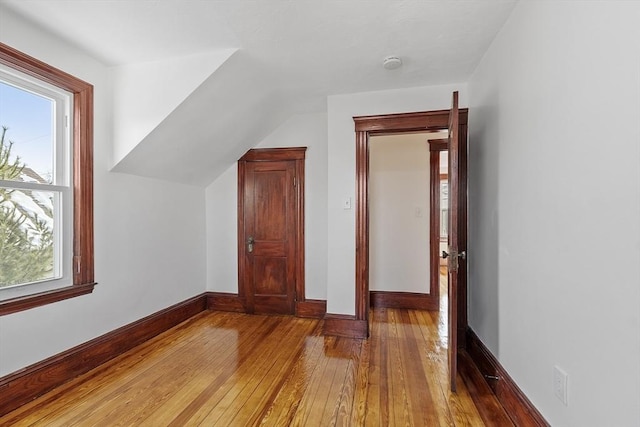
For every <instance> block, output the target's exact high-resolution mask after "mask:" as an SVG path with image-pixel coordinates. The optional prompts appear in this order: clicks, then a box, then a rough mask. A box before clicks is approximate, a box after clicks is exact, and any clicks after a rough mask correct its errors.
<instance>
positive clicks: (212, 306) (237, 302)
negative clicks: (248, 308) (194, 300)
mask: <svg viewBox="0 0 640 427" xmlns="http://www.w3.org/2000/svg"><path fill="white" fill-rule="evenodd" d="M206 295H207V310H215V311H234V312H236V313H245V309H244V301H243V298H242V297H240V296H238V294H232V293H225V292H207V294H206Z"/></svg>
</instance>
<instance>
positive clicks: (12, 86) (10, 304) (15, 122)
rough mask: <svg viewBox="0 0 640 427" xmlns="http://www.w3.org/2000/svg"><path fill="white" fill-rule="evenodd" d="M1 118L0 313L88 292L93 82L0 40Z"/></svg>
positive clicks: (91, 278)
mask: <svg viewBox="0 0 640 427" xmlns="http://www.w3.org/2000/svg"><path fill="white" fill-rule="evenodd" d="M4 121H6V123H4ZM0 126H2V128H1V129H0V136H1V138H2V141H1V144H0V315H4V314H9V313H14V312H17V311H22V310H26V309H29V308H32V307H37V306H40V305H44V304H49V303H52V302H56V301H60V300H63V299H67V298H71V297H75V296H79V295H83V294H87V293H90V292H92V290H93V287H94V285H95V283H94V273H93V86H92V85H90V84H89V83H86V82H84V81H82V80H80V79H78V78H76V77H73V76H71V75H69V74H67V73H65V72H63V71H60V70H58V69H56V68H54V67H52V66H50V65H47V64H45V63H43V62H41V61H39V60H37V59H35V58H32V57H30V56H28V55H26V54H24V53H21V52H19V51H17V50H15V49H13V48H11V47H9V46H7V45H4V44H2V43H0Z"/></svg>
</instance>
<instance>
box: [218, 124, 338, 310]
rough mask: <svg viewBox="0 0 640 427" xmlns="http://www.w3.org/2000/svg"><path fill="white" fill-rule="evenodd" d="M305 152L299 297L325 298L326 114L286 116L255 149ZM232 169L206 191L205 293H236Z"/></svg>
mask: <svg viewBox="0 0 640 427" xmlns="http://www.w3.org/2000/svg"><path fill="white" fill-rule="evenodd" d="M282 147H307V152H306V160H305V288H306V289H305V295H306V298H307V299H322V300H325V299H326V298H327V292H326V289H327V211H326V205H327V115H326V114H325V113H309V114H298V115H294V116H292V117H290V118H289V119H288V120H287V121H286V122H285V123H283V124H282V125H281V126H280V127H279V128H278V129H276V130H275V131H274V132H273V133H271V134H270V135H268V136H267V137H266V138H264V139H263V140H262V141H260V143H259V144H257V146H256V148H282ZM237 187H238V184H237V164H234V165H233V166H231V167H230V168H229V169H228V170H227V171H226V172H224V173H223V174H222V176H220V177H219V178H218V179H217V180H215V181H214V182H213V183H212V184H211V185H209V186H208V187H207V189H206V206H207V207H206V209H207V213H206V218H207V289H208V290H210V291H215V292H229V293H237V292H238V260H237V257H238V255H237V229H238V228H237V212H238V209H237V207H238V206H237V197H238V195H237V191H238V190H237Z"/></svg>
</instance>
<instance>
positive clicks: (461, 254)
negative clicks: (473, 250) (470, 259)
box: [442, 251, 467, 259]
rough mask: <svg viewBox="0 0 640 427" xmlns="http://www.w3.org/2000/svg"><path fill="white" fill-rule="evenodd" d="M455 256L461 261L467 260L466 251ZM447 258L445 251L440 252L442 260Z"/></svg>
mask: <svg viewBox="0 0 640 427" xmlns="http://www.w3.org/2000/svg"><path fill="white" fill-rule="evenodd" d="M456 256H457V257H458V258H461V259H467V251H460V252H459V253H458V254H456ZM448 257H449V254H448V253H447V251H442V259H446V258H448Z"/></svg>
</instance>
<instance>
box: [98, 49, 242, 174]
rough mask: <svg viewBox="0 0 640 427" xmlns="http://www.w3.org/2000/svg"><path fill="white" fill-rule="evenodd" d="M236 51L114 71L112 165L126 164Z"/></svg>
mask: <svg viewBox="0 0 640 427" xmlns="http://www.w3.org/2000/svg"><path fill="white" fill-rule="evenodd" d="M236 50H237V49H220V50H218V51H213V52H203V53H198V54H193V55H186V56H181V57H176V58H170V59H165V60H162V61H151V62H138V63H133V64H126V65H120V66H117V67H112V68H111V69H110V70H109V72H110V74H111V79H112V85H113V114H114V118H113V160H112V164H113V165H115V164H117V163H118V162H119V161H120V160H122V158H123V157H124V156H126V155H127V154H128V153H129V152H130V151H131V150H132V149H133V148H134V147H135V146H136V145H137V144H139V143H140V142H141V141H142V140H143V139H144V138H145V137H146V136H147V135H148V134H149V133H151V131H152V130H153V129H155V128H156V127H157V126H158V125H159V124H160V123H161V122H162V121H163V120H164V119H166V118H167V116H168V115H169V114H171V112H172V111H173V110H175V109H176V107H178V105H180V104H181V103H182V102H183V101H184V100H185V99H186V98H187V97H188V96H189V95H190V94H191V93H192V92H193V91H194V90H196V88H197V87H198V86H200V85H201V84H202V82H204V81H205V80H206V79H207V78H208V77H209V76H210V75H211V74H213V73H214V72H215V70H217V69H218V68H219V67H220V65H222V64H223V63H224V62H225V61H226V60H227V59H228V58H229V57H230V56H231V55H232V54H233V53H234V52H235V51H236Z"/></svg>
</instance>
